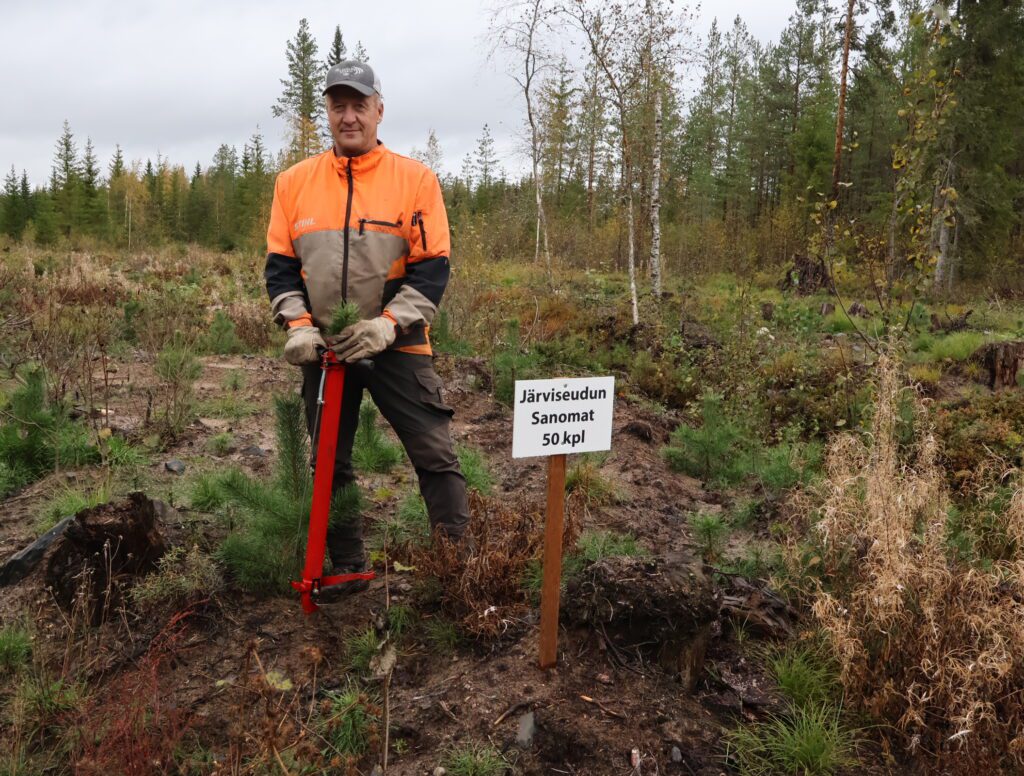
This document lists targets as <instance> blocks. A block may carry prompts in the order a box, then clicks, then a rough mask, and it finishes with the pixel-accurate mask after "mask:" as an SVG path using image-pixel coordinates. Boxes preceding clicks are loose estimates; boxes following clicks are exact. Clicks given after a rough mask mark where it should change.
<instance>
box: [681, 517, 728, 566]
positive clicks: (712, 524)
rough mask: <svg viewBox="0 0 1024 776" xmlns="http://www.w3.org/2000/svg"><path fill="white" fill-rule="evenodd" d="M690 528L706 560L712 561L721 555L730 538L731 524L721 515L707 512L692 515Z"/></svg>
mask: <svg viewBox="0 0 1024 776" xmlns="http://www.w3.org/2000/svg"><path fill="white" fill-rule="evenodd" d="M690 530H692V531H693V538H694V539H695V540H696V542H697V546H698V547H699V548H700V553H701V556H702V557H703V558H704V560H706V561H708V562H710V561H713V560H716V559H718V558H719V557H721V555H722V552H723V551H724V550H725V545H726V542H727V541H728V539H729V524H728V523H726V522H725V520H723V519H722V517H721V515H713V514H709V513H707V512H698V513H697V514H694V515H690Z"/></svg>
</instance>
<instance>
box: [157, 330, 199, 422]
mask: <svg viewBox="0 0 1024 776" xmlns="http://www.w3.org/2000/svg"><path fill="white" fill-rule="evenodd" d="M154 371H155V372H156V375H157V377H159V378H160V380H161V382H162V384H163V389H164V396H163V400H164V407H163V413H162V418H161V423H162V431H163V432H164V433H166V434H168V435H169V436H171V437H176V436H178V435H179V434H181V432H182V431H184V430H185V427H186V426H187V425H188V424H189V423H191V422H192V418H193V417H194V416H195V394H194V388H193V383H194V382H195V381H196V380H197V379H198V378H199V375H200V374H202V371H203V365H202V364H201V363H200V361H199V359H198V358H196V357H195V354H194V353H193V352H192V349H191V347H190V346H189V345H188V344H187V343H186V342H185V340H184V339H183V338H182V337H180V336H176V337H175V338H174V339H173V340H172V341H171V342H170V343H169V344H168V345H167V346H166V347H165V348H164V349H163V350H161V351H160V353H159V354H158V355H157V357H156V366H155V367H154Z"/></svg>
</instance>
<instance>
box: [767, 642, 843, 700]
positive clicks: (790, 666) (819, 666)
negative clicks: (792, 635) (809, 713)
mask: <svg viewBox="0 0 1024 776" xmlns="http://www.w3.org/2000/svg"><path fill="white" fill-rule="evenodd" d="M768 667H769V670H770V671H771V673H772V676H774V677H775V681H776V683H777V684H778V685H779V690H780V691H781V692H782V694H783V695H784V696H786V698H787V700H789V702H790V703H791V704H792V705H793V706H795V707H799V708H803V707H822V706H824V705H825V704H827V703H831V702H833V701H834V700H835V698H836V696H837V695H838V694H839V690H840V685H839V679H838V676H837V669H836V666H835V665H834V664H833V663H832V661H830V660H829V659H828V658H827V657H826V656H825V655H824V654H823V652H822V649H821V648H820V647H811V646H799V645H797V646H788V647H781V648H778V649H775V650H772V651H771V652H770V653H769V657H768Z"/></svg>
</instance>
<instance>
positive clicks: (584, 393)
mask: <svg viewBox="0 0 1024 776" xmlns="http://www.w3.org/2000/svg"><path fill="white" fill-rule="evenodd" d="M607 397H608V391H607V390H606V389H604V388H592V387H590V386H589V385H587V386H584V387H583V388H578V389H575V390H573V389H564V390H559V389H558V388H552V389H551V390H549V391H536V390H534V389H532V388H524V389H523V393H522V395H521V396H520V397H519V401H520V403H521V404H536V403H538V402H542V401H587V400H588V399H606V398H607Z"/></svg>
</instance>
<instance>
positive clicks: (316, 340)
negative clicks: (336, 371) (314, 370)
mask: <svg viewBox="0 0 1024 776" xmlns="http://www.w3.org/2000/svg"><path fill="white" fill-rule="evenodd" d="M395 334H396V332H395V322H394V321H392V320H391V319H390V318H385V317H384V316H383V315H380V316H378V317H376V318H370V319H369V320H366V321H359V322H358V323H353V324H352V325H351V326H348V327H346V328H344V329H342V330H341V334H338V335H337V336H331V337H328V338H327V339H326V340H325V339H324V338H323V335H321V334H320V329H318V328H317V327H316V326H311V325H309V326H293V327H292V328H290V329H288V342H287V343H285V346H284V358H285V361H287V362H288V363H289V364H295V365H296V366H301V365H302V364H310V363H314V362H317V361H319V360H320V353H319V352H318V350H317V349H318V348H323V349H325V350H326V349H327V348H331V349H332V350H334V353H335V355H337V357H338V360H339V361H343V362H345V363H348V364H351V363H354V362H356V361H359V360H360V359H363V358H370V357H371V356H376V355H377V354H378V353H382V352H383V351H384V350H386V349H387V348H388V346H389V345H390V344H391V343H392V342H394V341H395Z"/></svg>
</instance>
